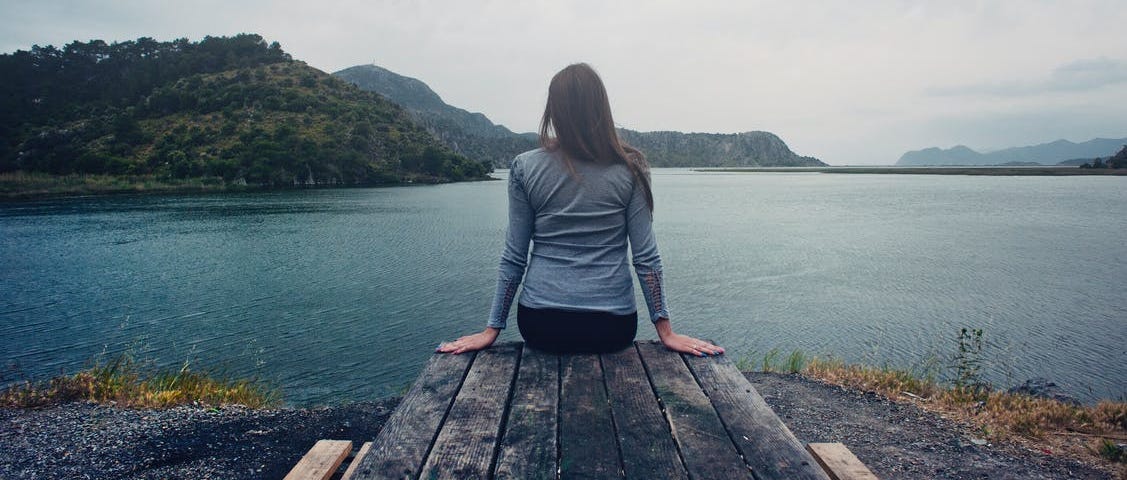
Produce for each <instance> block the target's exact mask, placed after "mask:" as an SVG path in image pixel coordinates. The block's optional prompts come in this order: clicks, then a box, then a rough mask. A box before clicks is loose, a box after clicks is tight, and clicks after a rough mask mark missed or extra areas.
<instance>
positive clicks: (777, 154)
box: [618, 129, 826, 167]
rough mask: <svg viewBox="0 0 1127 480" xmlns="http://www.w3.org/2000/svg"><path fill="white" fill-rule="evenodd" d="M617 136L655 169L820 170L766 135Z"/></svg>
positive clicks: (818, 164) (630, 133)
mask: <svg viewBox="0 0 1127 480" xmlns="http://www.w3.org/2000/svg"><path fill="white" fill-rule="evenodd" d="M618 134H619V136H621V137H622V139H623V140H625V141H626V143H629V144H631V145H633V146H635V147H637V148H638V149H639V150H641V151H643V152H645V154H646V157H647V158H649V159H650V163H651V164H653V166H655V167H824V166H826V164H825V163H822V161H821V160H818V159H816V158H814V157H803V156H799V155H797V154H795V153H794V152H792V151H791V150H790V148H789V147H787V144H786V143H784V142H783V141H782V140H781V139H780V138H779V137H777V136H775V134H773V133H770V132H743V133H727V134H725V133H681V132H635V131H633V130H626V129H619V130H618Z"/></svg>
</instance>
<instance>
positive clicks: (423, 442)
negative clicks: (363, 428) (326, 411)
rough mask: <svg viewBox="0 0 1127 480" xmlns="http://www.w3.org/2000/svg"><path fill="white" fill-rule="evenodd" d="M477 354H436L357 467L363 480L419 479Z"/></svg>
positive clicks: (358, 477) (357, 477)
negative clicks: (428, 453) (432, 446)
mask: <svg viewBox="0 0 1127 480" xmlns="http://www.w3.org/2000/svg"><path fill="white" fill-rule="evenodd" d="M475 355H476V353H464V354H461V355H450V354H445V353H436V354H435V355H434V356H432V357H431V359H430V361H429V362H427V366H426V368H424V369H423V373H421V374H419V379H418V380H416V381H415V385H414V386H412V387H411V390H410V391H408V392H407V395H406V396H405V397H403V400H402V401H400V402H399V406H398V407H397V408H396V409H395V412H394V413H392V414H391V418H389V419H388V420H387V423H385V424H384V427H383V429H382V430H380V433H379V435H377V436H376V439H375V441H373V442H372V448H371V450H370V451H369V452H368V455H365V456H364V457H363V458H359V459H358V460H356V461H354V462H353V463H354V464H356V465H357V467H356V471H355V472H354V476H355V478H356V479H357V480H360V479H377V478H378V479H386V478H416V477H418V473H419V471H420V470H421V468H422V466H423V460H424V457H425V456H426V453H427V451H428V450H429V449H430V447H431V444H432V443H433V442H434V438H435V436H436V435H437V434H438V429H439V427H440V426H441V425H442V422H443V419H444V418H445V417H446V412H447V410H449V408H450V405H451V403H452V402H453V401H454V396H455V394H456V393H457V392H458V389H459V388H461V386H462V379H463V378H464V377H465V375H466V371H467V369H469V367H470V364H471V363H473V359H474V357H475Z"/></svg>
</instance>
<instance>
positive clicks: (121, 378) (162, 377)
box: [0, 353, 282, 408]
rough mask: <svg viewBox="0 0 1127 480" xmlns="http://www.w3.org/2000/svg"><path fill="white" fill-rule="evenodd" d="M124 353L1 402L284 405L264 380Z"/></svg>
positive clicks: (28, 386) (12, 391)
mask: <svg viewBox="0 0 1127 480" xmlns="http://www.w3.org/2000/svg"><path fill="white" fill-rule="evenodd" d="M145 363H146V362H140V361H137V360H135V359H134V358H133V357H132V356H131V355H129V354H127V353H126V354H121V355H118V356H117V357H114V358H113V359H112V360H110V361H108V362H95V363H94V366H92V367H90V368H87V369H85V370H82V371H80V372H78V373H75V374H73V375H62V376H58V377H55V378H52V379H50V380H46V381H42V382H31V381H27V382H23V383H20V384H17V385H13V386H11V387H8V388H7V389H5V390H4V391H2V392H0V407H16V408H38V407H43V406H47V405H52V404H59V403H66V402H74V401H93V402H97V403H113V404H115V405H119V406H122V407H134V408H169V407H174V406H177V405H202V406H221V405H233V404H238V405H244V406H247V407H250V408H267V407H274V406H279V405H281V400H282V396H281V392H280V391H278V390H277V389H275V388H272V387H271V386H270V385H268V384H267V383H265V382H263V381H261V380H259V379H253V378H252V379H246V378H231V377H228V376H226V375H223V374H220V373H218V372H214V371H198V372H197V371H193V370H192V369H191V368H190V365H189V364H188V363H184V364H183V365H182V366H181V367H180V368H179V369H178V370H166V369H157V368H153V367H150V366H146V365H145Z"/></svg>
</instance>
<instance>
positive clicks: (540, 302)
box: [506, 149, 656, 314]
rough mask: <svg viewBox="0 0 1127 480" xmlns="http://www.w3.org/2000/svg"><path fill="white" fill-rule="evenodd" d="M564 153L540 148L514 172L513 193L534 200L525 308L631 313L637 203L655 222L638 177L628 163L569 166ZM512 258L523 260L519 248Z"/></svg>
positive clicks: (530, 202)
mask: <svg viewBox="0 0 1127 480" xmlns="http://www.w3.org/2000/svg"><path fill="white" fill-rule="evenodd" d="M561 155H562V153H561V152H559V151H556V152H548V151H545V150H543V149H537V150H533V151H531V152H527V153H524V154H522V155H520V156H518V157H517V158H516V159H515V160H514V161H513V166H512V169H511V171H510V175H511V178H510V181H511V182H514V183H515V185H513V186H514V187H515V190H516V191H515V192H512V193H511V194H515V195H524V196H525V199H526V201H527V202H528V209H529V210H528V212H524V213H527V214H528V215H529V217H530V218H529V220H530V221H531V229H530V230H531V234H532V237H531V239H532V241H533V248H532V252H531V256H530V258H529V260H528V268H527V271H526V273H525V278H524V291H523V293H522V294H521V303H522V304H524V305H526V306H529V307H533V308H558V309H565V310H578V311H583V310H595V311H605V312H612V313H616V314H626V313H631V312H633V311H634V309H635V306H634V290H633V280H632V278H631V272H630V266H629V262H628V261H627V234H628V228H627V225H628V218H629V217H630V215H631V211H630V207H631V204H632V201H633V202H634V205H633V206H634V207H636V208H638V209H640V210H642V211H641V212H633V214H635V215H636V214H638V213H641V214H644V215H646V216H647V217H648V216H649V212H648V211H647V210H645V208H646V207H645V203H644V199H642V198H637V199H636V198H634V194H635V189H634V185H635V183H634V177H633V174H632V173H631V172H630V169H629V168H627V167H626V166H625V165H623V164H621V163H595V162H587V161H571V162H565V161H564V160H563V159H562V158H560V156H561ZM568 163H570V165H571V167H572V168H573V169H574V172H570V171H569V170H568ZM517 200H520V199H517ZM638 200H641V204H639V203H638ZM510 201H512V199H510ZM518 213H520V212H518ZM516 241H517V242H521V241H523V239H516ZM514 247H518V246H516V245H514ZM506 251H507V252H508V251H509V249H508V248H506ZM512 253H513V254H514V255H520V252H519V249H518V250H517V251H513V252H512ZM654 259H656V252H654ZM511 260H514V263H519V259H515V258H514V259H511ZM514 266H516V265H514Z"/></svg>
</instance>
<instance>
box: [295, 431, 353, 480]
mask: <svg viewBox="0 0 1127 480" xmlns="http://www.w3.org/2000/svg"><path fill="white" fill-rule="evenodd" d="M350 452H352V442H350V441H348V440H317V443H315V444H313V448H311V449H309V452H308V453H306V454H305V456H304V457H301V460H300V461H298V462H297V465H294V467H293V469H292V470H290V473H289V474H287V475H286V478H285V480H328V478H329V477H331V476H333V474H334V473H336V471H337V468H340V462H343V461H344V458H345V457H347V456H348V454H349V453H350Z"/></svg>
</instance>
